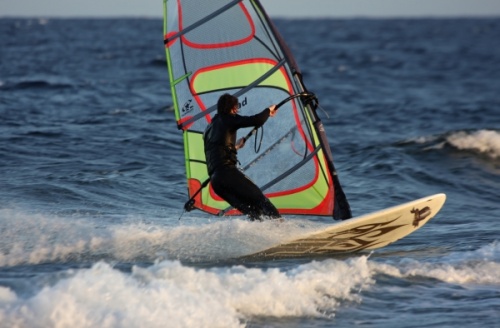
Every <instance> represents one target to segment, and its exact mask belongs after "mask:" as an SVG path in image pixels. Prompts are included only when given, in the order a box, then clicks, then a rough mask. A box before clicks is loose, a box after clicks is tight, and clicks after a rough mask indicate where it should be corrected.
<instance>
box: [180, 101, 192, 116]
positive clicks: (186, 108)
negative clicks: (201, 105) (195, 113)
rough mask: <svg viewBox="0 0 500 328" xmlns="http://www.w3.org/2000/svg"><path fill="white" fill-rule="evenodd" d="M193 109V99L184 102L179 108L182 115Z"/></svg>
mask: <svg viewBox="0 0 500 328" xmlns="http://www.w3.org/2000/svg"><path fill="white" fill-rule="evenodd" d="M193 109H194V106H193V99H189V100H188V101H186V103H185V104H184V106H182V109H181V112H182V116H184V115H186V114H187V113H189V112H190V111H192V110H193Z"/></svg>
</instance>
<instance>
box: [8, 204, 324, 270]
mask: <svg viewBox="0 0 500 328" xmlns="http://www.w3.org/2000/svg"><path fill="white" fill-rule="evenodd" d="M141 221H143V220H142V219H140V218H130V219H128V220H127V219H123V220H120V221H119V222H116V220H114V221H113V220H103V219H102V218H99V219H96V218H76V217H69V218H61V217H57V216H48V215H42V214H26V213H23V212H22V211H17V210H7V209H4V210H0V230H1V231H2V238H1V239H0V266H14V265H19V264H39V263H45V262H51V263H53V262H65V261H74V260H88V259H91V260H96V259H115V260H120V261H133V260H138V259H139V260H144V261H151V262H153V261H154V260H156V259H167V258H168V259H181V260H185V261H208V260H219V259H229V258H232V257H238V256H243V255H248V254H251V253H254V252H257V251H260V250H263V249H265V248H268V247H270V246H274V245H276V244H278V243H280V242H282V241H286V240H290V239H293V238H298V237H300V236H303V235H304V234H306V233H308V232H309V231H313V230H315V229H319V228H320V227H323V226H324V224H320V223H313V222H309V221H306V220H302V221H301V220H291V221H287V222H284V223H281V224H279V223H276V222H271V221H266V222H262V223H255V222H249V221H244V220H221V221H215V222H208V223H202V224H200V223H199V222H194V224H193V225H189V224H188V225H178V226H168V225H162V224H161V223H160V222H141ZM166 221H170V222H171V221H174V220H172V218H170V219H166Z"/></svg>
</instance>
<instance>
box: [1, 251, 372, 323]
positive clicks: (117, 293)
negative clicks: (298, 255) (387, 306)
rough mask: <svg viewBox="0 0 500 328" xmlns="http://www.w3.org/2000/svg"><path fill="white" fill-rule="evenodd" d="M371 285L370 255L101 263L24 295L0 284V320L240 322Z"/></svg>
mask: <svg viewBox="0 0 500 328" xmlns="http://www.w3.org/2000/svg"><path fill="white" fill-rule="evenodd" d="M372 283H373V280H372V279H371V274H370V270H369V268H368V265H367V257H366V256H365V257H360V258H356V259H350V260H347V261H336V260H329V261H324V262H321V263H319V262H318V263H309V264H304V265H300V266H297V267H296V268H294V269H292V270H289V271H286V272H285V271H281V270H279V269H276V268H272V269H266V270H262V269H253V268H245V267H242V266H234V267H230V268H212V269H195V268H191V267H187V266H183V265H182V264H181V263H180V262H178V261H169V260H166V261H162V262H158V263H155V264H154V265H152V266H150V267H147V268H141V267H137V266H136V267H134V268H133V269H132V272H131V273H125V272H121V271H119V270H117V269H115V268H113V267H112V266H111V265H109V264H107V263H104V262H99V263H97V264H94V265H93V266H92V267H91V268H89V269H80V270H75V271H72V272H68V273H67V277H65V278H63V279H61V280H59V281H58V282H56V283H51V284H50V285H48V286H47V287H44V288H42V289H41V290H40V291H39V292H38V293H36V294H35V295H33V296H31V297H27V298H26V297H23V296H19V295H17V294H16V293H14V292H13V291H12V290H10V289H8V288H5V287H0V305H1V307H0V321H1V322H2V323H3V324H7V326H9V325H14V326H23V327H30V326H36V327H38V326H40V327H51V326H57V325H58V324H61V323H62V322H65V323H66V325H68V326H73V327H97V326H106V327H123V326H127V327H144V326H147V327H164V326H170V327H243V326H245V323H246V322H247V321H248V320H250V319H251V318H254V317H302V316H307V317H311V316H312V317H325V316H326V317H331V316H333V315H334V313H335V311H336V309H337V308H338V307H339V306H340V305H341V303H342V302H356V301H359V292H360V290H362V289H364V288H367V287H368V286H370V285H371V284H372Z"/></svg>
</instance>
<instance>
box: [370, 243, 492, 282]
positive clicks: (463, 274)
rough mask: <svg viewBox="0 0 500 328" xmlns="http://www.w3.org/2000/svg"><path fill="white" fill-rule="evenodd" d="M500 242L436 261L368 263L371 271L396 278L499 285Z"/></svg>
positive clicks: (406, 260)
mask: <svg viewBox="0 0 500 328" xmlns="http://www.w3.org/2000/svg"><path fill="white" fill-rule="evenodd" d="M499 260H500V244H499V243H498V242H494V243H492V244H490V245H486V246H483V247H482V248H480V249H478V250H476V251H472V252H456V253H452V254H450V255H448V256H445V257H444V258H442V259H441V260H440V262H439V263H428V262H421V261H416V260H412V259H403V260H401V261H400V262H398V263H397V264H395V265H394V264H386V263H375V262H373V263H371V266H372V268H373V270H375V271H377V272H379V273H384V274H388V275H391V276H394V277H398V278H407V277H414V276H419V277H427V278H434V279H438V280H441V281H444V282H448V283H453V284H459V285H473V284H480V285H500V275H499V274H498V273H499V272H500V262H499Z"/></svg>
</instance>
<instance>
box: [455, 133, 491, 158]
mask: <svg viewBox="0 0 500 328" xmlns="http://www.w3.org/2000/svg"><path fill="white" fill-rule="evenodd" d="M446 140H447V142H448V143H449V144H451V145H452V146H454V147H456V148H458V149H460V150H471V151H476V152H479V153H482V154H485V155H487V156H489V157H491V158H494V159H496V158H499V157H500V133H499V132H498V131H493V130H479V131H475V132H465V131H459V132H455V133H453V134H451V135H449V136H448V137H447V138H446Z"/></svg>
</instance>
